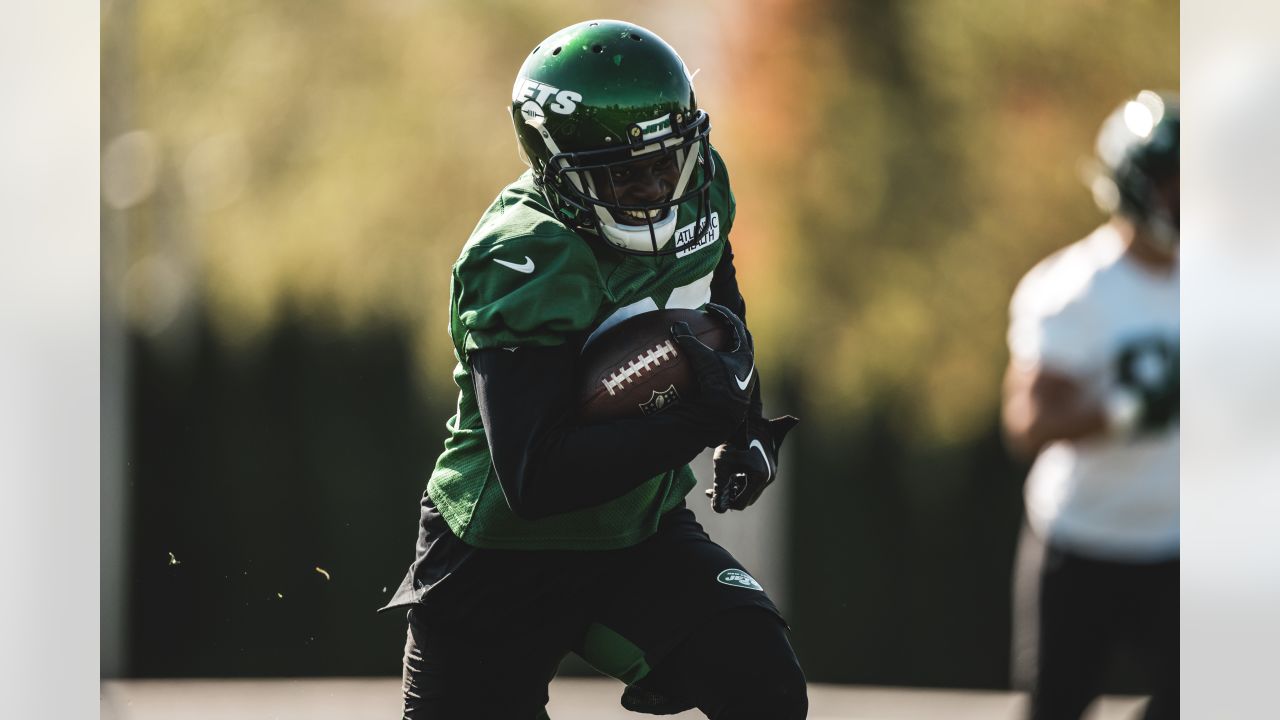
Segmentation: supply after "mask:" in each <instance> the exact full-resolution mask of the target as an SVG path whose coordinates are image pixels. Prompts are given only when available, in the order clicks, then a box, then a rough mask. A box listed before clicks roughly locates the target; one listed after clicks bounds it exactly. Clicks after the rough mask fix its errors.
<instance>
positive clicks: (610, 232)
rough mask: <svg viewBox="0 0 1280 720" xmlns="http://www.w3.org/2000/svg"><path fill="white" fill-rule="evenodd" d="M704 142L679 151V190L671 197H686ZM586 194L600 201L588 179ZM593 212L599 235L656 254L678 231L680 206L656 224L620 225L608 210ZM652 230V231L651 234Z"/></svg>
mask: <svg viewBox="0 0 1280 720" xmlns="http://www.w3.org/2000/svg"><path fill="white" fill-rule="evenodd" d="M670 142H679V139H678V138H671V139H669V140H667V141H664V143H663V144H667V143H670ZM701 144H702V141H701V140H699V141H698V142H695V143H693V144H692V145H690V146H689V149H688V150H676V162H678V163H680V179H679V180H678V181H677V182H676V187H675V189H674V190H673V191H672V193H671V197H673V198H677V197H680V196H681V195H683V194H684V189H685V187H686V186H688V184H689V178H690V177H692V175H693V166H694V165H696V164H697V163H696V162H695V161H694V160H693V158H696V157H698V153H699V150H700V148H701ZM586 181H587V192H589V193H590V194H591V197H593V198H596V199H599V197H600V196H599V194H598V193H597V192H596V188H595V183H594V182H593V181H592V180H591V177H590V176H587V178H586ZM593 209H594V210H595V212H596V217H597V218H599V219H600V223H599V225H600V232H601V234H602V235H603V236H604V238H605V239H606V240H608V241H609V242H611V243H613V244H614V245H617V246H618V247H621V248H623V249H626V250H634V251H637V252H654V251H655V250H661V249H662V248H664V247H666V246H667V243H668V242H670V241H671V238H672V237H673V236H674V235H675V232H676V215H678V214H679V213H678V212H677V209H678V208H677V207H670V208H667V214H666V217H664V218H662V219H661V220H658V221H657V222H652V221H650V222H647V223H645V224H644V225H623V224H622V223H619V222H618V221H617V220H616V219H615V218H614V217H613V213H611V212H610V211H609V210H608V209H607V208H604V207H602V206H600V205H595V206H594V207H593ZM651 231H652V232H651Z"/></svg>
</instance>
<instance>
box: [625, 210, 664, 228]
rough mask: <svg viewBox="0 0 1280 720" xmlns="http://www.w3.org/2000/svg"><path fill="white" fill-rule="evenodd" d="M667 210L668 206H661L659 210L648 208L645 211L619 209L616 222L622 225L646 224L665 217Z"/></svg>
mask: <svg viewBox="0 0 1280 720" xmlns="http://www.w3.org/2000/svg"><path fill="white" fill-rule="evenodd" d="M668 210H670V208H662V209H659V210H650V211H649V212H647V213H646V212H645V211H643V210H619V211H618V222H620V223H622V224H623V225H648V224H649V223H651V222H657V221H659V220H661V219H662V218H664V217H666V215H667V211H668Z"/></svg>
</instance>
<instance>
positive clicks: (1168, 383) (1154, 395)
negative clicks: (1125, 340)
mask: <svg viewBox="0 0 1280 720" xmlns="http://www.w3.org/2000/svg"><path fill="white" fill-rule="evenodd" d="M1116 382H1117V384H1118V385H1119V389H1120V393H1122V394H1127V395H1128V399H1129V402H1130V403H1131V405H1132V407H1134V408H1135V409H1133V410H1131V411H1130V412H1131V419H1130V421H1129V426H1130V428H1131V430H1132V431H1133V432H1136V433H1144V432H1146V433H1149V432H1158V431H1160V430H1163V429H1165V428H1167V427H1169V425H1171V424H1173V422H1174V421H1175V420H1176V419H1177V418H1178V414H1179V408H1180V405H1181V387H1180V381H1179V367H1178V350H1177V347H1176V346H1173V345H1171V344H1170V343H1169V342H1167V341H1164V340H1159V339H1156V340H1149V341H1143V342H1139V343H1135V344H1133V345H1130V346H1128V347H1126V348H1125V349H1124V351H1123V352H1121V353H1120V356H1119V358H1118V359H1117V361H1116Z"/></svg>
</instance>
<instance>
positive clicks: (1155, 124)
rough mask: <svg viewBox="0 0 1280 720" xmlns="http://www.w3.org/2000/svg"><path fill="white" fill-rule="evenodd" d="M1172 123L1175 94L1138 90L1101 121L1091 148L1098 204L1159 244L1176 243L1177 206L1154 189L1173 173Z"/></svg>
mask: <svg viewBox="0 0 1280 720" xmlns="http://www.w3.org/2000/svg"><path fill="white" fill-rule="evenodd" d="M1178 125H1179V118H1178V96H1177V94H1175V93H1172V92H1154V91H1151V90H1143V91H1142V92H1140V93H1138V94H1137V95H1136V96H1134V97H1133V98H1131V99H1129V100H1127V101H1126V102H1125V103H1124V104H1122V105H1121V106H1120V107H1118V108H1116V110H1115V111H1114V112H1112V113H1111V115H1110V116H1108V117H1107V119H1106V120H1105V121H1103V123H1102V129H1101V130H1099V132H1098V142H1097V147H1096V151H1097V155H1098V160H1099V161H1100V162H1101V165H1102V168H1101V170H1102V172H1101V173H1100V174H1099V176H1098V177H1096V178H1095V179H1094V181H1093V195H1094V199H1095V200H1096V201H1097V202H1098V205H1099V206H1100V207H1102V209H1104V210H1106V211H1107V212H1112V213H1118V214H1121V215H1124V216H1126V217H1129V218H1131V219H1132V220H1134V221H1135V222H1139V223H1143V224H1145V225H1147V226H1149V227H1150V228H1151V229H1152V230H1153V231H1154V234H1155V236H1156V239H1157V240H1158V241H1160V242H1161V243H1163V244H1165V245H1176V244H1177V242H1178V205H1177V202H1176V200H1174V201H1173V202H1172V203H1170V202H1169V200H1168V199H1167V198H1162V197H1161V195H1160V193H1159V191H1158V189H1159V188H1160V187H1161V186H1162V185H1163V184H1166V183H1171V182H1175V181H1176V180H1177V178H1178V176H1179V161H1180V158H1181V154H1180V152H1179V138H1178V135H1179V133H1178ZM1174 197H1175V198H1176V194H1175V195H1174Z"/></svg>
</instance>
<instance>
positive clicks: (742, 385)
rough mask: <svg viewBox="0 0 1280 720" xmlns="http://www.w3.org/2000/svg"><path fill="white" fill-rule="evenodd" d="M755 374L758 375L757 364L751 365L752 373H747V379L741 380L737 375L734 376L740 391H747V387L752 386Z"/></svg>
mask: <svg viewBox="0 0 1280 720" xmlns="http://www.w3.org/2000/svg"><path fill="white" fill-rule="evenodd" d="M755 373H756V364H755V363H751V371H750V372H748V373H747V376H746V377H745V378H740V377H738V376H737V375H734V376H733V379H734V381H735V382H737V383H738V389H739V390H746V389H747V385H750V384H751V376H752V375H754V374H755Z"/></svg>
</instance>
